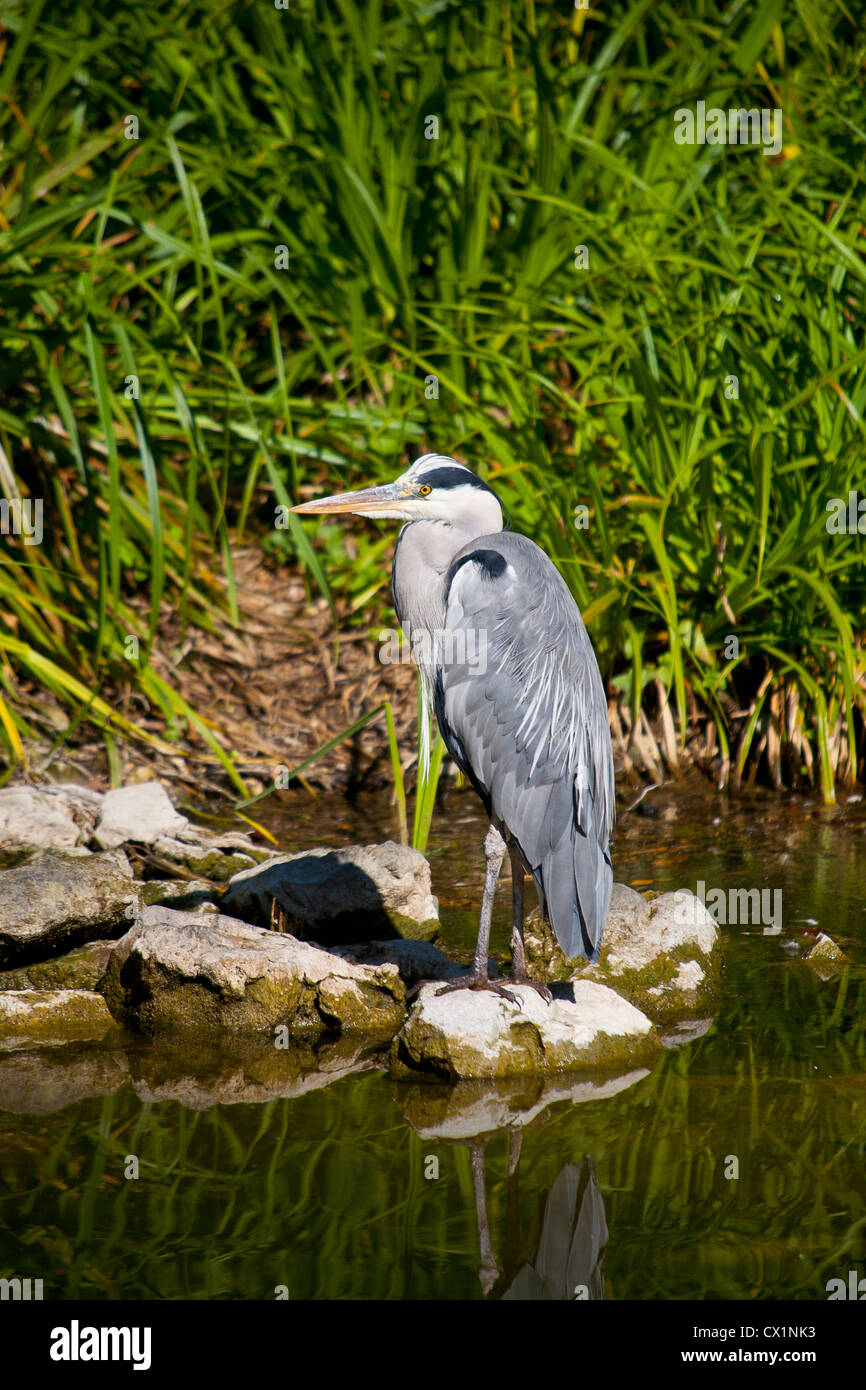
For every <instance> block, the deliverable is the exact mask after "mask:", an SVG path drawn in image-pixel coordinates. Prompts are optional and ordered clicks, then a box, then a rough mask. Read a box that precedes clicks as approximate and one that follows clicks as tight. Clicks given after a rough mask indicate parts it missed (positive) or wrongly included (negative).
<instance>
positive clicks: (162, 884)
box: [141, 878, 219, 912]
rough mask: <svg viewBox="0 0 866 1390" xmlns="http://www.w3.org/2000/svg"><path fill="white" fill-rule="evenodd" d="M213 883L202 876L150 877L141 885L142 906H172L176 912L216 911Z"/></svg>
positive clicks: (215, 891) (216, 891)
mask: <svg viewBox="0 0 866 1390" xmlns="http://www.w3.org/2000/svg"><path fill="white" fill-rule="evenodd" d="M218 891H219V890H218V889H216V890H215V889H214V887H213V885H212V884H210V883H208V882H207V880H206V879H203V878H150V879H146V880H145V881H144V882H143V883H142V885H141V905H142V907H154V906H158V905H161V906H163V907H173V908H175V909H176V910H177V911H178V912H199V911H201V910H202V909H203V908H210V909H212V910H213V911H214V912H216V911H218V908H217V905H216V903H215V902H214V901H213V898H214V895H215V893H218Z"/></svg>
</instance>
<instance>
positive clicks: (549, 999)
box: [508, 973, 553, 1004]
mask: <svg viewBox="0 0 866 1390" xmlns="http://www.w3.org/2000/svg"><path fill="white" fill-rule="evenodd" d="M508 983H509V984H510V985H528V986H529V988H530V989H534V990H535V992H536V994H540V995H541V997H542V999H543V1000H544V1002H545V1004H552V1003H553V995H552V994H551V992H550V990H549V989H548V988H547V985H543V984H542V983H541V981H540V980H530V978H529V976H528V975H522V974H517V973H515V974H513V975H509V976H508Z"/></svg>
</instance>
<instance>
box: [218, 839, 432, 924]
mask: <svg viewBox="0 0 866 1390" xmlns="http://www.w3.org/2000/svg"><path fill="white" fill-rule="evenodd" d="M274 902H276V904H277V907H278V908H279V909H280V910H281V911H282V913H283V916H284V919H285V922H286V925H287V927H288V929H289V930H290V931H295V932H297V933H298V934H300V935H303V936H305V937H314V938H316V939H317V940H318V939H327V940H329V941H344V942H345V941H355V940H357V939H358V937H359V936H362V935H369V936H376V935H379V936H381V935H383V934H384V935H389V936H402V937H409V938H412V939H415V940H425V939H429V938H430V937H431V936H434V935H435V934H436V932H437V931H438V930H439V906H438V903H437V902H436V899H435V898H434V897H433V896H432V893H431V891H430V865H429V864H428V863H427V860H426V859H425V858H424V856H423V854H419V852H418V851H417V850H415V849H410V848H409V847H408V846H407V845H398V844H396V843H395V842H394V841H393V840H387V841H386V842H385V844H382V845H349V846H348V847H347V848H345V849H311V850H307V851H305V852H304V853H302V854H282V855H277V856H276V857H274V858H272V859H270V860H269V861H268V862H267V863H265V864H262V865H260V866H258V867H257V868H254V869H246V870H244V871H243V872H242V873H239V874H235V876H234V878H233V879H232V880H231V882H230V883H229V886H228V889H227V891H226V895H225V898H224V899H223V906H224V907H225V908H226V910H227V911H229V912H234V913H237V914H238V915H239V916H241V917H244V918H245V919H246V920H247V921H250V922H258V923H260V924H261V925H262V926H264V925H265V924H266V923H268V922H270V920H271V912H272V910H273V904H274Z"/></svg>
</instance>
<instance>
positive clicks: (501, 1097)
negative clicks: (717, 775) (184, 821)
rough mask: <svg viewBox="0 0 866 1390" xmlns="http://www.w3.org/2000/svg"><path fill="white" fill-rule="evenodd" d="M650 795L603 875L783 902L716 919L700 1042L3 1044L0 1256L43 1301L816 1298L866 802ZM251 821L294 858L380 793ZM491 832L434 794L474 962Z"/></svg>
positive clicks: (865, 1162) (859, 1152)
mask: <svg viewBox="0 0 866 1390" xmlns="http://www.w3.org/2000/svg"><path fill="white" fill-rule="evenodd" d="M646 800H647V801H649V802H650V804H651V805H652V806H653V808H654V810H655V811H656V814H655V816H654V817H652V818H651V817H650V816H647V815H644V814H642V813H639V812H638V811H633V812H632V813H631V814H628V815H626V816H624V817H621V819H620V823H619V825H618V827H617V838H616V843H615V846H614V867H615V872H616V877H617V879H618V880H621V881H624V882H626V883H631V884H633V885H635V886H638V887H642V888H647V889H649V888H652V889H654V890H658V891H664V890H668V889H673V888H682V887H687V888H691V889H692V890H693V891H696V890H697V885H698V884H699V883H700V882H703V883H704V884H705V892H706V893H707V895H708V896H709V894H710V892H711V891H713V890H716V889H720V890H723V891H724V892H725V893H727V892H728V890H730V889H742V888H752V889H754V888H757V889H768V890H770V893H769V894H768V895H767V898H766V901H767V902H769V903H772V904H774V905H776V904H779V902H780V903H781V914H782V915H781V923H780V930H776V928H775V926H771V927H770V929H769V931H766V930H765V927H764V925H762V924H760V923H752V924H749V925H745V926H742V925H739V926H738V925H734V926H730V925H726V926H725V928H724V935H725V940H726V967H725V976H724V990H723V995H722V998H721V1000H720V1006H719V1009H718V1012H717V1013H716V1015H715V1017H714V1018H713V1019H712V1020H711V1021H708V1022H707V1023H706V1024H705V1025H704V1028H705V1031H704V1032H703V1034H702V1035H701V1036H697V1037H695V1038H694V1040H693V1041H691V1042H689V1043H687V1044H686V1045H683V1046H679V1047H676V1048H671V1049H670V1050H668V1051H666V1052H665V1054H664V1056H663V1057H662V1059H661V1060H660V1061H659V1062H658V1064H657V1065H656V1066H655V1068H654V1069H653V1070H652V1071H651V1072H650V1073H637V1072H636V1073H633V1074H631V1075H629V1076H626V1077H620V1078H616V1079H615V1080H613V1081H611V1080H610V1079H607V1080H605V1079H602V1078H589V1079H587V1078H580V1080H579V1081H574V1080H573V1079H572V1080H565V1081H563V1082H562V1083H560V1084H559V1085H558V1086H555V1087H552V1088H548V1089H544V1088H542V1087H541V1085H528V1084H527V1083H521V1084H520V1085H518V1086H514V1087H499V1088H495V1087H485V1086H480V1087H472V1086H462V1087H457V1088H448V1087H442V1086H439V1085H431V1084H427V1085H421V1084H418V1085H407V1084H397V1083H394V1082H392V1081H391V1080H390V1079H389V1077H388V1075H387V1074H386V1073H385V1072H384V1071H383V1070H382V1069H381V1066H380V1065H379V1064H378V1063H379V1060H380V1059H378V1058H377V1056H376V1055H375V1054H366V1055H365V1054H364V1053H363V1052H361V1053H359V1052H358V1051H357V1050H356V1049H355V1048H354V1046H353V1045H351V1044H348V1043H345V1042H342V1043H341V1042H337V1043H334V1042H328V1043H325V1044H323V1045H322V1046H321V1047H320V1048H319V1049H318V1050H315V1051H314V1050H312V1049H304V1050H299V1051H295V1052H292V1053H277V1052H275V1051H274V1049H273V1048H272V1047H269V1046H265V1047H261V1048H259V1047H247V1048H228V1047H222V1046H213V1047H207V1048H200V1049H197V1050H194V1049H190V1048H182V1049H177V1050H172V1049H170V1048H164V1047H157V1046H154V1045H151V1044H147V1043H141V1044H138V1045H134V1046H131V1047H128V1048H125V1049H121V1048H110V1049H105V1048H103V1049H99V1048H63V1049H44V1050H42V1051H39V1052H32V1053H20V1052H19V1053H6V1054H0V1107H2V1108H0V1181H2V1190H0V1276H6V1277H10V1276H14V1275H18V1276H19V1277H27V1276H30V1277H32V1278H41V1279H42V1280H43V1286H44V1296H45V1298H46V1299H47V1298H61V1299H62V1298H94V1299H103V1298H112V1299H128V1298H161V1299H175V1298H191V1299H215V1298H225V1299H229V1298H231V1299H273V1298H274V1297H275V1296H276V1292H275V1291H277V1290H280V1292H281V1293H283V1294H284V1295H285V1294H287V1295H288V1297H290V1298H351V1299H369V1298H389V1299H400V1298H411V1299H419V1298H425V1299H455V1298H456V1299H479V1298H483V1297H488V1298H501V1297H511V1298H514V1297H541V1296H544V1297H552V1298H571V1297H574V1296H575V1291H576V1290H579V1289H582V1288H586V1289H587V1290H588V1292H589V1294H590V1296H593V1297H596V1296H605V1297H608V1298H616V1299H622V1298H638V1299H686V1298H694V1299H701V1298H733V1299H779V1298H799V1299H810V1298H819V1299H823V1298H825V1297H826V1284H827V1281H828V1280H830V1279H832V1278H840V1277H841V1278H843V1279H845V1280H846V1281H847V1279H848V1275H849V1271H850V1270H855V1271H857V1277H858V1278H861V1277H863V1276H864V1274H866V971H864V961H866V853H864V851H866V807H864V804H863V803H861V802H859V801H856V800H854V801H851V802H847V803H845V804H843V805H841V806H840V807H839V808H835V809H832V810H828V809H825V808H823V807H822V806H821V805H820V803H819V802H818V801H817V799H814V798H796V797H790V796H789V797H785V798H776V797H774V796H767V795H756V796H754V797H751V798H743V799H739V800H733V799H730V800H729V799H727V798H725V797H722V796H718V795H715V794H713V793H712V792H710V791H708V790H707V788H706V787H705V786H704V785H703V784H697V783H688V784H681V785H678V786H673V787H665V788H662V789H660V790H658V791H657V792H655V793H653V794H652V795H651V796H650V797H648V798H646ZM267 804H268V803H263V805H264V806H265V807H267ZM642 811H643V806H642V807H641V812H642ZM257 813H258V817H259V819H262V820H264V819H265V815H266V814H267V815H268V817H269V819H268V820H267V824H268V825H269V826H270V828H271V829H272V831H273V832H274V833H275V834H276V835H277V836H278V838H279V839H280V841H281V843H283V844H285V846H286V847H287V848H291V849H298V848H303V847H306V846H309V845H313V844H317V843H329V844H333V843H348V842H351V841H353V840H357V839H360V840H365V841H367V842H370V841H373V840H378V839H386V838H388V837H389V836H393V834H394V821H393V811H392V808H391V806H390V804H389V802H388V800H387V798H386V797H381V798H376V797H374V798H369V799H366V800H364V801H363V802H360V803H358V804H357V805H354V806H350V805H348V804H347V803H346V802H344V801H342V800H337V799H333V798H325V797H320V798H318V799H317V800H316V801H315V802H313V801H311V800H310V799H309V798H308V797H307V796H306V794H305V793H298V794H291V795H286V796H285V797H284V798H283V803H282V805H281V806H280V807H278V808H271V809H270V810H269V811H268V812H265V811H263V810H262V806H261V805H260V806H258V807H256V811H255V812H254V814H257ZM484 829H485V826H484V824H483V822H482V820H481V817H480V812H479V809H478V807H477V804H476V802H475V798H474V796H473V795H472V794H471V793H461V792H459V791H457V790H456V789H454V788H453V787H449V788H448V789H447V791H446V792H445V794H444V797H443V801H442V804H441V806H440V809H439V812H438V814H437V818H436V822H435V825H434V833H433V836H432V839H431V845H430V853H431V860H432V864H433V878H434V891H435V892H436V893H437V894H438V896H439V898H440V904H441V909H442V924H443V932H442V940H441V942H440V944H441V945H442V946H443V947H444V949H445V950H447V951H448V952H449V953H450V954H452V955H455V956H462V957H463V958H464V959H467V960H468V959H469V957H470V956H471V952H472V948H473V945H474V938H475V927H476V914H477V908H478V904H479V902H480V891H481V859H482V856H481V842H482V839H483V834H484ZM775 890H779V891H780V892H781V900H779V899H778V898H775V897H773V893H774V892H775ZM509 897H510V895H509V892H508V885H507V881H505V882H504V883H503V887H502V889H501V893H500V899H499V902H498V904H497V911H496V917H495V922H494V939H493V951H494V954H498V953H502V954H504V953H505V951H506V947H507V937H508V919H509ZM819 928H820V929H822V930H825V931H828V932H829V933H830V934H831V935H832V936H833V938H834V939H835V940H836V941H837V942H838V943H839V944H840V945H841V946H842V947H843V948H844V949H845V950H846V952H847V953H848V955H849V956H850V958H851V960H852V961H853V962H854V963H853V965H852V966H851V968H850V969H846V970H845V971H843V972H842V973H837V974H836V975H834V976H832V977H831V978H829V979H827V980H823V979H821V978H820V977H819V976H818V975H816V974H815V973H814V972H813V970H812V969H811V968H810V967H808V966H806V965H804V964H803V963H802V962H801V961H800V960H799V959H798V958H797V957H798V956H799V955H800V954H801V953H802V950H803V946H804V941H805V940H807V939H808V938H807V937H804V933H810V932H811V933H812V934H813V935H814V933H815V931H816V930H817V929H819ZM136 1166H137V1171H138V1176H137V1177H128V1176H126V1174H127V1173H131V1172H134V1171H135V1169H136Z"/></svg>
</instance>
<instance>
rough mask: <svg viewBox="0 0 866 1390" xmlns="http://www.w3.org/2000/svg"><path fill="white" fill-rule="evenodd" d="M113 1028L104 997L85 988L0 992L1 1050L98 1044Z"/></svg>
mask: <svg viewBox="0 0 866 1390" xmlns="http://www.w3.org/2000/svg"><path fill="white" fill-rule="evenodd" d="M113 1027H114V1020H113V1018H112V1017H111V1014H110V1013H109V1012H108V1009H107V1008H106V1006H105V1000H104V999H103V998H102V995H101V994H95V993H93V992H92V991H91V990H86V989H20V990H4V991H3V992H2V993H0V1049H3V1050H8V1049H11V1048H15V1047H32V1046H33V1045H34V1043H40V1044H42V1045H55V1044H60V1043H67V1042H85V1041H86V1042H91V1041H92V1042H99V1041H101V1039H102V1038H104V1037H105V1035H106V1033H108V1032H109V1031H110V1030H111V1029H112V1028H113Z"/></svg>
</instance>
